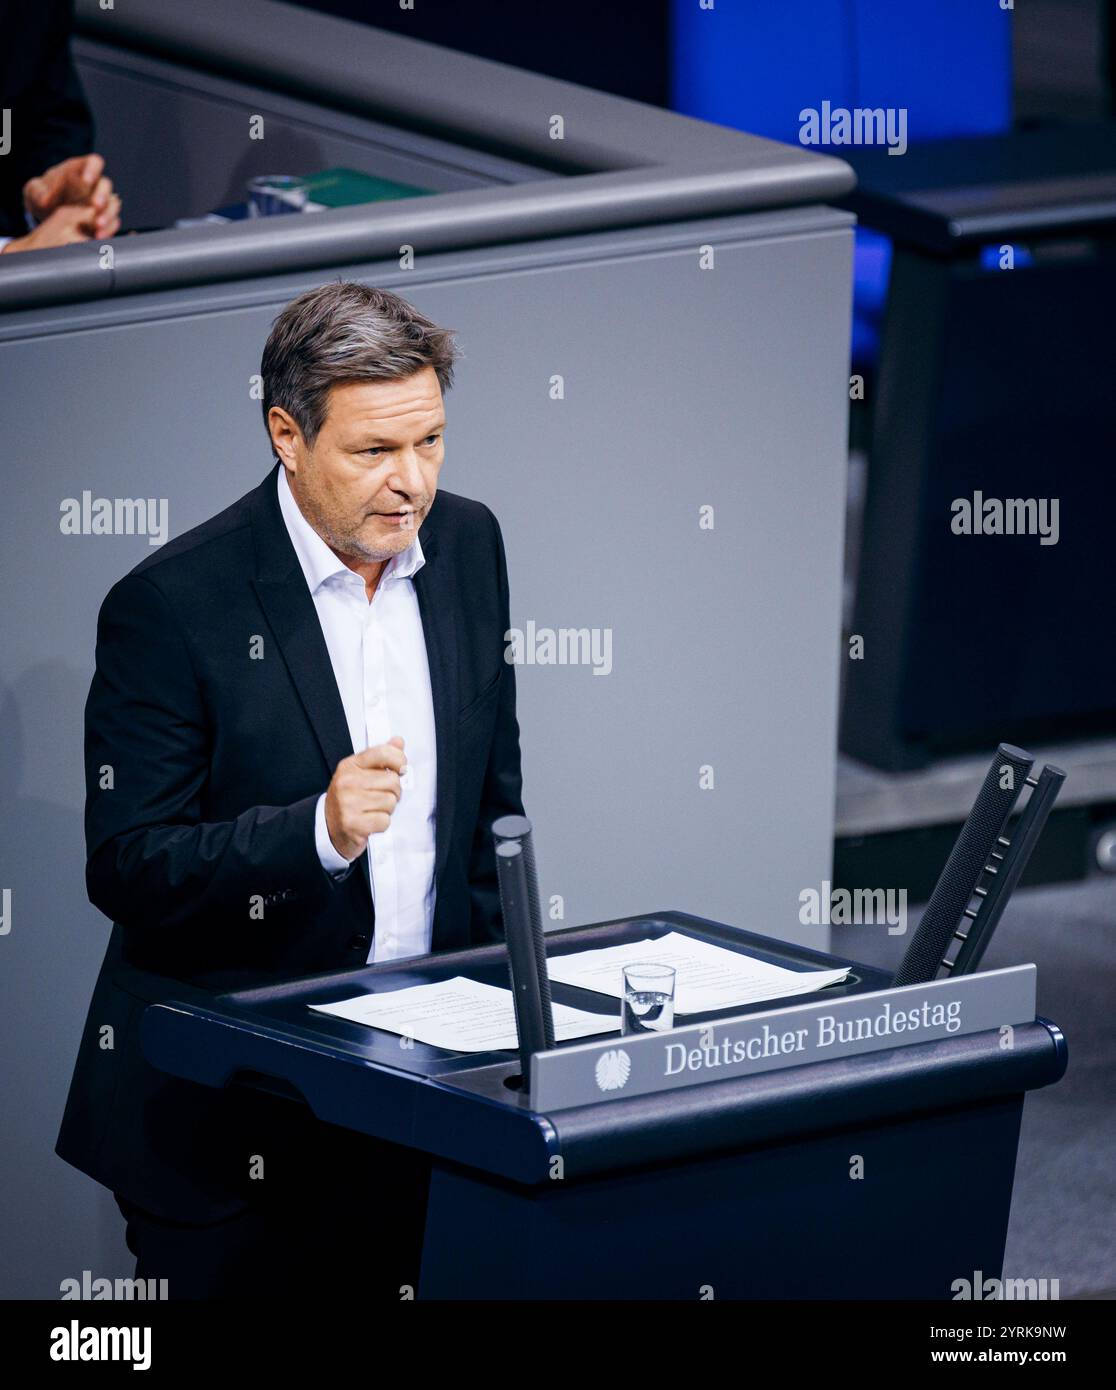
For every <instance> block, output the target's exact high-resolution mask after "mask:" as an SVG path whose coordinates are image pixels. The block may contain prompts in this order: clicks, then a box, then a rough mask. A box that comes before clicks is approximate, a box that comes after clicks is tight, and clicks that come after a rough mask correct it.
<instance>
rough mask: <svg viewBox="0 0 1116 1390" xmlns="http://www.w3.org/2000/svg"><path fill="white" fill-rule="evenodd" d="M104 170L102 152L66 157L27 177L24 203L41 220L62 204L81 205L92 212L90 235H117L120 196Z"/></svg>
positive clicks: (69, 205) (63, 206)
mask: <svg viewBox="0 0 1116 1390" xmlns="http://www.w3.org/2000/svg"><path fill="white" fill-rule="evenodd" d="M104 170H105V161H104V158H103V157H102V156H101V155H99V154H83V155H75V156H74V157H73V158H71V159H64V160H62V162H61V163H60V164H54V165H52V166H51V167H50V168H49V169H47V170H45V171H44V172H43V173H42V174H39V175H38V176H37V177H36V178H33V179H28V180H27V182H26V183H25V184H24V185H23V204H24V207H26V209H27V211H28V213H29V214H30V216H31V217H32V218H34V220H35V221H36V222H40V223H41V222H45V221H46V219H47V218H49V217H50V215H51V214H52V213H54V212H56V211H58V210H59V209H61V208H66V207H79V206H80V207H83V208H85V209H86V210H87V211H88V212H89V213H90V214H91V216H90V217H89V218H88V219H87V220H88V222H89V236H90V237H94V238H98V239H99V238H103V237H110V236H114V235H115V234H116V232H118V231H119V230H120V198H119V196H118V195H117V194H116V193H114V192H113V188H112V180H111V179H109V178H107V177H106V176H105V172H104ZM18 239H19V240H20V241H23V240H24V239H25V238H23V237H20V238H18ZM52 244H55V243H52ZM57 244H61V243H57ZM36 249H41V248H36Z"/></svg>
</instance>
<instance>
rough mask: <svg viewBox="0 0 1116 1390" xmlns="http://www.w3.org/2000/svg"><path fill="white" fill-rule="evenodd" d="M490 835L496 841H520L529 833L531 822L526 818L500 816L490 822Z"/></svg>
mask: <svg viewBox="0 0 1116 1390" xmlns="http://www.w3.org/2000/svg"><path fill="white" fill-rule="evenodd" d="M492 833H493V835H494V836H495V837H496V839H497V841H500V840H522V839H523V838H524V837H525V836H527V835H530V833H531V822H530V821H529V820H528V819H527V817H526V816H501V817H500V818H499V820H494V821H493V822H492Z"/></svg>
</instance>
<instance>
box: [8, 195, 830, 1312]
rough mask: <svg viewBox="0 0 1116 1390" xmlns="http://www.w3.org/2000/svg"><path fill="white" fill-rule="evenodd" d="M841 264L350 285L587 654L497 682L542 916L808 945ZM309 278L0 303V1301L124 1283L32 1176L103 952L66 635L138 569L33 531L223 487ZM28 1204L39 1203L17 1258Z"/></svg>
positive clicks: (183, 500) (799, 237)
mask: <svg viewBox="0 0 1116 1390" xmlns="http://www.w3.org/2000/svg"><path fill="white" fill-rule="evenodd" d="M796 217H797V223H796ZM796 225H797V226H798V227H799V228H800V230H799V231H798V232H797V234H789V233H788V229H793V228H794V227H795V226H796ZM776 227H781V228H782V229H783V234H782V235H777V234H776V233H775V229H776ZM759 233H764V234H762V235H760V234H759ZM705 241H711V242H714V243H715V244H716V247H717V260H716V269H715V270H711V271H702V270H699V269H698V263H697V247H698V246H699V245H700V244H701V243H703V242H705ZM850 255H851V234H850V231H849V229H848V225H847V219H845V218H842V217H841V216H840V215H830V214H826V213H817V212H813V213H809V212H802V213H800V214H790V213H787V214H782V215H780V220H778V221H772V220H770V219H768V220H767V221H765V220H764V219H763V218H748V217H739V218H732V219H725V220H724V221H723V222H720V223H717V222H703V223H700V224H695V225H693V226H692V227H681V228H679V227H673V228H664V229H662V230H661V231H654V230H648V229H644V230H642V231H639V232H630V233H609V234H601V235H598V236H596V237H593V238H580V239H579V238H571V239H568V240H556V241H553V242H550V243H547V244H546V245H545V246H535V247H522V248H509V249H507V250H505V251H503V252H499V251H482V252H475V253H473V254H471V255H460V254H455V255H446V256H441V257H430V258H424V259H423V260H422V261H421V262H420V268H419V269H418V270H416V271H413V272H409V273H402V272H400V271H398V270H397V269H396V268H395V267H394V266H390V267H389V266H372V265H369V266H365V267H363V268H362V274H363V276H364V277H366V278H368V279H369V280H372V281H375V282H376V283H379V284H383V285H386V286H389V287H391V288H395V289H397V290H399V292H400V293H403V294H404V295H405V296H407V297H408V298H410V299H412V300H413V301H414V302H415V303H416V304H417V305H418V306H419V307H420V308H422V309H423V310H424V311H425V312H427V313H429V314H431V315H432V316H434V317H435V318H437V319H438V320H439V321H441V322H444V323H446V324H449V325H451V326H453V327H456V328H457V329H459V330H460V335H461V343H462V346H463V348H464V351H465V358H464V360H463V361H462V363H461V364H460V366H459V369H458V386H457V387H456V388H455V389H454V390H453V392H452V393H451V394H450V397H449V401H448V406H449V422H450V424H449V431H448V434H447V463H446V466H445V470H444V473H443V477H442V482H443V485H444V486H445V487H447V488H448V489H450V490H452V491H456V492H462V493H465V494H467V495H470V496H474V497H479V498H481V499H482V500H484V501H486V502H487V503H489V505H491V506H492V507H493V509H494V510H495V511H496V513H497V515H498V516H499V518H500V520H501V523H502V526H503V530H504V535H505V539H506V543H507V550H508V563H509V570H510V576H511V584H512V621H513V623H515V624H517V625H519V626H524V625H525V624H526V622H527V621H528V620H529V619H533V620H534V621H535V622H536V623H538V624H540V625H545V626H549V627H555V628H557V627H567V626H571V627H572V626H588V627H609V628H611V629H612V632H613V671H612V674H611V675H609V676H607V677H603V676H602V677H598V676H594V675H593V674H592V671H591V670H590V669H587V668H584V667H568V666H552V667H540V666H530V667H521V668H520V669H519V672H518V676H519V691H520V719H521V725H522V729H523V746H524V765H525V777H526V786H525V798H526V804H527V808H528V813H529V814H530V815H531V816H532V817H533V819H534V820H535V822H536V824H537V827H538V855H539V868H540V882H541V888H542V891H543V893H544V895H546V896H549V895H551V894H561V895H562V896H563V897H564V899H565V904H566V914H565V919H564V922H562V923H551V925H570V924H573V923H576V922H585V921H592V920H598V919H602V918H608V917H616V916H621V915H624V914H627V913H633V912H644V911H650V910H654V909H656V908H666V907H676V908H684V909H686V910H689V911H692V912H695V913H698V914H700V915H704V916H708V917H713V918H718V919H720V920H723V921H726V922H731V923H735V924H737V925H739V926H740V927H743V928H748V929H750V930H754V931H760V932H766V933H770V934H772V935H776V936H781V937H784V938H787V939H797V940H801V941H806V942H809V943H810V944H815V945H822V946H824V945H825V940H824V935H823V933H822V932H820V931H819V930H813V931H811V930H808V929H805V928H801V927H799V925H798V921H797V910H798V894H799V892H800V891H801V890H802V889H803V888H806V887H820V884H821V880H822V879H823V878H824V877H825V876H826V875H827V874H828V870H829V861H830V850H831V843H832V807H833V768H834V747H835V726H836V695H837V661H838V634H839V603H840V575H841V540H842V526H843V511H844V508H843V503H844V426H845V412H846V401H847V360H846V359H847V342H848V285H849V273H850ZM324 278H326V277H325V276H323V275H318V276H313V275H311V276H307V277H306V278H305V279H303V280H300V279H298V278H297V277H285V278H284V280H283V281H282V283H281V285H276V286H275V287H274V289H275V294H274V299H273V300H269V287H268V286H267V285H266V284H263V285H262V284H261V283H260V282H255V283H251V284H230V285H227V286H223V287H219V288H216V287H208V288H206V289H204V290H200V291H176V292H168V293H165V294H160V295H158V296H143V295H134V296H129V297H128V298H127V300H123V301H118V302H117V303H115V304H113V305H89V306H84V307H83V308H81V309H67V310H63V309H58V310H43V311H38V312H36V313H25V314H21V315H19V316H18V318H16V319H13V320H12V334H11V335H9V336H8V337H7V338H6V340H4V341H0V379H2V380H3V382H4V397H3V404H2V406H0V413H2V424H3V434H2V437H3V439H4V440H5V441H6V444H5V453H4V478H5V500H6V514H5V520H4V526H3V544H4V556H5V562H6V563H5V573H6V575H7V576H8V579H9V589H8V596H7V597H8V601H7V603H6V604H5V607H4V615H3V630H2V633H0V682H2V697H0V698H2V699H3V709H4V716H5V717H4V729H5V740H4V744H5V751H4V760H3V764H2V767H3V791H4V794H5V817H4V824H3V832H2V839H0V864H2V866H3V871H2V884H3V886H8V887H11V888H12V889H13V908H14V911H13V920H14V927H13V930H12V933H11V934H10V935H9V936H7V937H5V938H0V953H3V955H2V959H3V962H4V970H3V974H2V976H0V979H2V982H3V983H2V984H0V1011H2V1017H3V1024H2V1028H3V1032H4V1041H3V1045H4V1049H5V1055H6V1056H8V1057H9V1058H12V1059H14V1064H13V1066H12V1067H10V1068H9V1072H10V1079H9V1083H8V1084H9V1091H8V1094H9V1095H10V1096H12V1097H14V1098H15V1101H16V1107H15V1113H16V1122H15V1131H14V1135H13V1136H12V1139H11V1140H10V1142H14V1144H15V1152H16V1156H17V1158H18V1159H19V1161H18V1162H17V1163H16V1164H15V1165H14V1166H13V1165H11V1164H9V1163H6V1167H7V1168H8V1170H9V1171H11V1172H14V1173H15V1174H16V1179H17V1180H16V1182H14V1183H8V1184H6V1185H5V1188H4V1192H3V1195H2V1196H0V1203H3V1209H2V1210H0V1223H2V1225H3V1228H4V1229H5V1231H7V1232H10V1233H11V1234H10V1236H9V1246H10V1249H9V1252H8V1258H7V1259H6V1261H5V1262H4V1273H3V1275H2V1276H0V1279H2V1281H3V1287H2V1288H0V1293H3V1294H6V1295H8V1296H12V1295H13V1294H17V1293H18V1294H21V1295H23V1296H39V1297H56V1296H57V1288H58V1281H59V1280H60V1279H61V1278H63V1277H66V1276H68V1275H75V1276H80V1273H81V1270H82V1269H83V1268H90V1269H92V1270H94V1271H95V1272H97V1273H103V1274H109V1273H113V1272H117V1273H124V1272H127V1262H126V1260H125V1258H124V1253H123V1247H122V1244H121V1243H120V1239H119V1224H120V1223H119V1222H118V1221H116V1220H115V1219H114V1218H113V1212H114V1209H113V1208H112V1207H111V1201H110V1200H109V1201H108V1205H107V1206H106V1204H105V1203H106V1199H105V1197H104V1196H103V1195H98V1194H99V1189H96V1188H95V1186H94V1184H92V1183H90V1182H88V1181H87V1180H85V1179H83V1178H81V1177H80V1176H79V1175H77V1174H74V1173H73V1172H72V1171H71V1170H69V1169H67V1168H66V1167H65V1165H63V1164H62V1163H61V1162H60V1161H59V1160H57V1159H54V1158H53V1157H47V1155H49V1154H50V1152H51V1149H52V1146H53V1140H54V1135H55V1131H56V1127H57V1123H58V1119H59V1117H60V1114H61V1107H62V1103H63V1099H64V1095H65V1087H66V1084H67V1082H68V1079H69V1071H70V1067H71V1065H72V1061H73V1057H74V1054H75V1051H76V1047H77V1041H78V1036H79V1032H80V1027H81V1022H82V1018H83V1016H84V1010H85V1007H86V1005H87V1002H88V997H89V993H90V991H91V987H92V982H93V978H94V976H95V972H96V968H97V965H98V963H99V959H100V955H101V952H102V950H103V946H104V942H105V940H106V938H107V931H108V925H107V923H106V922H105V921H104V920H103V919H102V918H100V916H99V914H98V913H97V912H96V911H95V910H94V909H93V908H92V907H90V906H89V905H88V903H87V902H86V900H85V895H84V884H83V879H82V863H83V847H82V839H81V806H82V795H83V791H82V782H81V708H82V704H83V701H84V697H85V692H86V688H87V685H88V680H89V675H90V672H91V667H92V656H93V639H94V629H95V620H96V614H97V609H98V606H99V604H100V602H101V599H102V598H103V596H104V594H105V592H106V591H107V589H108V588H109V586H110V585H111V584H112V582H113V581H114V580H115V579H116V578H118V577H119V576H120V575H122V574H123V573H125V572H126V571H127V570H128V569H129V568H131V566H132V565H134V564H136V563H137V562H138V561H139V560H140V559H142V558H143V557H144V556H145V555H146V554H148V553H150V547H149V546H148V545H147V542H146V540H145V538H143V537H134V536H133V537H128V536H107V537H67V536H63V535H62V534H61V533H60V531H59V525H58V517H59V503H60V501H61V499H62V498H64V497H68V496H80V495H81V492H82V490H83V489H86V488H88V489H90V490H92V492H93V493H94V494H95V495H100V496H107V497H117V496H120V497H135V496H141V495H142V496H154V497H166V498H167V499H168V501H169V508H170V525H171V533H172V534H175V535H177V534H180V533H181V532H182V531H183V530H185V529H187V528H188V527H190V526H192V525H194V524H195V523H197V522H199V521H201V520H203V519H204V518H205V517H207V516H209V515H211V514H213V513H214V512H216V511H218V510H219V509H221V508H222V507H223V506H225V505H226V504H227V503H228V502H230V501H232V500H233V499H234V498H236V497H237V496H239V495H240V494H241V493H242V492H244V491H245V490H247V489H248V488H250V487H251V486H253V485H254V484H255V483H256V482H257V481H258V479H259V478H260V477H261V476H262V475H263V473H264V472H265V471H266V470H267V468H268V466H269V462H270V456H269V452H268V449H267V445H266V441H265V439H264V435H263V430H262V425H261V422H260V413H259V405H258V403H257V402H255V401H253V400H251V399H250V398H249V377H250V376H251V374H252V373H254V372H255V371H256V370H257V367H258V362H259V353H260V348H261V346H262V342H263V339H264V337H265V335H266V332H267V327H268V324H269V322H270V319H271V318H272V316H273V315H274V313H275V312H276V310H277V309H278V308H279V307H280V305H281V304H282V303H283V302H284V301H285V300H286V298H287V297H289V295H290V294H291V293H293V292H295V291H296V290H297V289H299V288H302V287H305V286H308V285H310V284H312V283H316V282H317V281H319V280H321V279H324ZM261 296H262V298H261ZM196 311H197V312H196ZM63 325H66V326H67V327H66V331H62V332H56V333H52V332H50V331H49V330H50V329H51V328H52V326H54V327H62V326H63ZM555 373H559V374H561V375H562V376H563V377H564V379H565V400H564V401H552V400H550V399H549V397H548V386H549V381H550V378H551V376H552V374H555ZM13 441H18V442H17V443H13ZM704 504H712V505H713V506H715V508H716V529H715V530H714V531H712V532H704V531H701V530H699V529H698V525H697V517H698V508H699V506H701V505H704ZM705 763H710V764H712V765H713V767H714V769H715V777H716V789H715V790H714V791H705V792H703V791H700V790H699V788H698V769H699V767H700V766H701V765H702V764H705ZM31 1210H34V1211H37V1212H39V1213H42V1212H44V1211H48V1210H50V1211H53V1212H54V1213H55V1215H54V1218H53V1222H52V1227H51V1232H50V1238H49V1239H48V1240H44V1239H43V1236H42V1232H41V1230H40V1229H39V1227H38V1226H37V1225H35V1224H32V1223H31V1221H30V1220H24V1219H23V1218H22V1216H21V1213H26V1212H28V1211H31Z"/></svg>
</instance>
